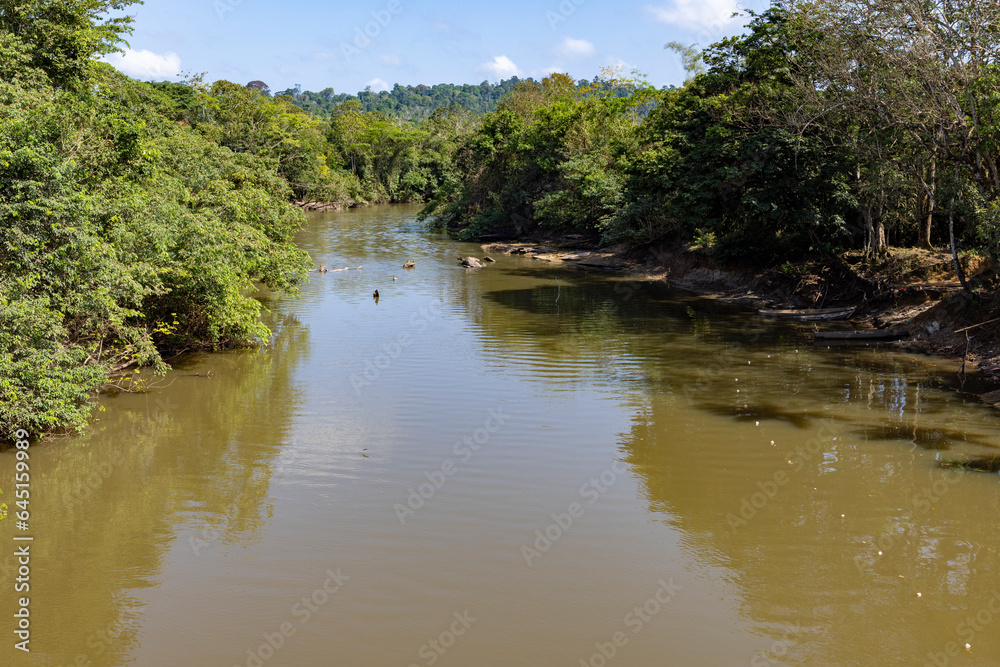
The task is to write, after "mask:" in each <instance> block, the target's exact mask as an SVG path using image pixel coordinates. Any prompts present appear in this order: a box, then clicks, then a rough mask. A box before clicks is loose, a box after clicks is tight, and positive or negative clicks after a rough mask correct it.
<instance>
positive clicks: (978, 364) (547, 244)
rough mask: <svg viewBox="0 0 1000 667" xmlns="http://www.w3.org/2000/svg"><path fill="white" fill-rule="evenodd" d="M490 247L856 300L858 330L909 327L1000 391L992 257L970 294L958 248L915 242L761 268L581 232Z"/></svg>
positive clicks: (754, 294) (744, 292) (821, 300)
mask: <svg viewBox="0 0 1000 667" xmlns="http://www.w3.org/2000/svg"><path fill="white" fill-rule="evenodd" d="M482 247H483V250H484V251H486V252H488V253H495V254H500V253H504V254H511V255H522V256H526V257H532V258H534V259H537V260H539V261H545V262H553V263H566V264H573V265H576V266H582V267H587V268H591V269H596V270H612V271H620V272H623V273H627V274H630V275H632V276H634V278H635V280H639V281H658V282H665V283H668V284H669V285H671V286H672V287H677V288H680V289H683V290H686V291H689V292H693V293H695V294H699V295H702V296H705V297H707V298H712V299H717V300H720V301H724V302H726V303H730V304H734V305H737V306H739V307H742V308H746V309H747V310H750V311H754V312H756V311H757V310H761V309H794V308H830V307H839V306H843V307H848V306H850V307H854V308H856V311H855V315H854V317H853V318H852V320H851V324H852V328H855V329H898V328H905V329H909V331H910V336H909V338H907V339H906V340H903V341H900V342H897V343H893V344H894V345H897V346H899V347H901V348H903V349H906V350H909V351H913V352H918V353H925V354H934V355H937V356H941V357H946V358H949V359H954V360H955V361H956V363H957V364H958V370H959V371H960V372H961V369H962V364H964V371H965V374H966V375H967V376H969V377H973V376H975V377H976V379H979V380H981V381H982V382H983V383H986V384H988V386H990V387H996V388H1000V340H998V337H1000V321H998V320H997V318H1000V291H998V290H997V288H996V284H995V272H994V270H993V267H991V266H990V264H989V261H988V260H987V259H985V258H981V257H977V256H969V257H963V258H962V262H963V266H964V269H965V271H966V273H967V275H968V276H970V278H969V283H970V285H971V286H972V293H969V292H965V291H963V290H962V288H961V285H960V284H959V283H958V281H957V280H956V279H955V278H954V272H953V270H952V260H951V255H950V254H949V253H946V252H932V251H927V250H917V249H907V248H890V249H889V253H888V254H887V255H886V256H885V257H884V258H882V259H880V260H878V261H875V262H872V261H869V260H868V259H867V258H865V257H864V255H863V254H862V253H848V254H845V255H844V256H840V257H834V258H824V259H814V260H808V261H803V262H798V263H790V262H789V263H786V264H784V265H783V266H781V267H779V268H771V269H765V270H760V269H754V268H752V267H747V266H738V265H737V266H732V265H730V266H727V265H722V264H720V263H718V262H716V261H715V260H714V259H713V258H712V257H711V255H710V254H709V253H708V252H707V250H706V249H703V248H699V247H682V248H677V247H674V248H667V247H658V248H651V249H647V250H644V251H641V252H627V251H625V250H624V249H622V248H616V247H610V248H601V247H598V246H597V245H596V244H595V243H594V242H593V241H592V240H591V239H587V238H585V237H584V236H582V235H568V236H562V237H539V238H536V239H529V240H525V241H523V242H516V243H513V242H494V243H485V244H483V246H482ZM834 326H835V328H843V327H839V326H836V325H834ZM977 384H979V383H977ZM985 396H986V398H985V399H984V400H986V401H987V402H989V403H991V404H995V405H996V406H997V407H998V408H1000V397H998V396H997V395H996V394H995V392H994V393H989V392H986V393H985ZM994 399H995V400H994Z"/></svg>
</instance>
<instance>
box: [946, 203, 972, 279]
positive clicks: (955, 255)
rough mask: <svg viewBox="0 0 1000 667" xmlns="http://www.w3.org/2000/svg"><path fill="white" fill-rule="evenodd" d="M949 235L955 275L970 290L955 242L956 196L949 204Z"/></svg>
mask: <svg viewBox="0 0 1000 667" xmlns="http://www.w3.org/2000/svg"><path fill="white" fill-rule="evenodd" d="M948 237H949V239H950V240H951V261H952V264H953V265H954V267H955V275H956V276H958V282H960V283H961V284H962V289H964V290H968V289H969V285H968V284H967V283H966V282H965V271H963V270H962V263H961V262H960V261H958V246H957V245H956V244H955V197H954V196H953V197H952V198H951V204H949V206H948Z"/></svg>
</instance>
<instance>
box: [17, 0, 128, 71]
mask: <svg viewBox="0 0 1000 667" xmlns="http://www.w3.org/2000/svg"><path fill="white" fill-rule="evenodd" d="M136 2H140V3H141V0H0V33H6V34H8V35H12V36H14V37H16V38H18V39H19V40H21V41H22V42H23V43H24V44H26V45H27V54H28V55H29V56H30V59H29V61H28V62H29V63H30V66H31V67H34V68H37V69H39V70H41V71H43V72H45V73H46V74H47V75H48V76H49V78H50V79H51V80H52V82H53V84H54V85H56V86H57V87H60V88H74V87H79V86H81V85H83V84H84V83H85V82H86V80H87V74H88V70H89V69H90V67H91V64H92V62H93V60H92V59H93V58H94V57H96V56H102V55H107V54H109V53H112V52H113V51H115V50H117V48H118V44H119V43H121V42H122V41H123V40H122V34H126V33H131V32H132V18H131V17H130V16H116V17H109V16H107V14H108V13H109V12H118V11H121V10H123V9H125V8H126V7H128V6H129V5H133V4H136Z"/></svg>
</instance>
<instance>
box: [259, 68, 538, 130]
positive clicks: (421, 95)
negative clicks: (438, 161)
mask: <svg viewBox="0 0 1000 667" xmlns="http://www.w3.org/2000/svg"><path fill="white" fill-rule="evenodd" d="M528 81H530V79H529V80H528ZM252 83H256V84H257V85H258V86H262V87H261V89H262V90H265V91H268V92H269V91H270V89H269V88H267V85H266V84H264V82H263V81H258V82H252ZM520 83H521V80H520V79H518V78H517V77H516V76H515V77H512V78H510V79H506V80H503V81H500V83H497V84H492V83H489V82H488V81H483V82H482V83H480V84H479V85H471V84H465V85H454V84H450V83H440V84H437V85H434V86H424V85H419V86H401V85H400V84H398V83H397V84H396V85H395V86H393V87H392V90H391V91H388V90H383V91H379V92H373V91H372V90H363V91H361V92H359V93H358V94H357V95H348V94H346V93H339V94H335V93H334V91H333V88H326V89H325V90H322V91H320V92H318V93H316V92H312V91H308V90H304V91H300V90H298V89H297V88H289V89H287V90H282V91H280V92H278V93H276V96H282V95H284V96H287V97H290V98H292V99H293V100H294V101H295V104H297V105H298V106H300V107H302V108H303V109H305V110H306V111H309V112H310V113H313V114H315V115H317V116H321V117H328V116H329V115H330V114H331V113H333V111H334V110H335V109H336V108H337V107H338V106H340V105H341V104H343V103H344V102H348V101H355V102H357V103H358V104H360V105H361V110H362V111H363V112H369V111H378V112H380V113H383V114H385V115H387V116H392V117H394V118H401V119H403V120H409V121H422V120H426V119H428V118H430V117H431V115H432V114H433V113H434V112H435V111H437V110H438V109H440V108H442V107H453V106H459V107H462V108H463V109H465V110H467V111H471V112H472V113H475V114H482V113H488V112H490V111H493V110H494V109H495V108H496V106H497V104H499V103H500V100H502V99H503V98H504V97H506V96H507V95H508V94H509V93H510V92H511V91H512V90H514V88H516V87H517V86H518V84H520Z"/></svg>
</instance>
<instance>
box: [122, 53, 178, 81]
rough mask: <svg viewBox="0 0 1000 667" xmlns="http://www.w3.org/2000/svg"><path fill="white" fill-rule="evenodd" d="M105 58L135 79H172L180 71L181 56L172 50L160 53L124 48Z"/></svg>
mask: <svg viewBox="0 0 1000 667" xmlns="http://www.w3.org/2000/svg"><path fill="white" fill-rule="evenodd" d="M105 60H106V61H107V62H109V63H111V64H112V65H113V66H114V67H116V68H117V69H119V70H121V71H122V72H124V73H125V74H128V75H129V76H134V77H135V78H137V79H172V78H174V77H177V76H179V75H180V73H181V58H180V56H178V55H177V54H176V53H174V52H172V51H171V52H168V53H164V54H163V55H160V54H159V53H153V52H152V51H147V50H145V49H141V50H139V51H133V50H132V49H125V52H124V53H112V54H110V55H108V56H106V57H105Z"/></svg>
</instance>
